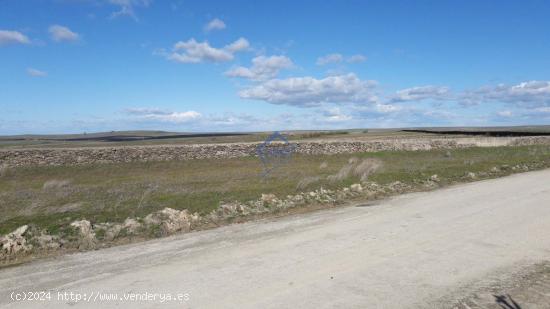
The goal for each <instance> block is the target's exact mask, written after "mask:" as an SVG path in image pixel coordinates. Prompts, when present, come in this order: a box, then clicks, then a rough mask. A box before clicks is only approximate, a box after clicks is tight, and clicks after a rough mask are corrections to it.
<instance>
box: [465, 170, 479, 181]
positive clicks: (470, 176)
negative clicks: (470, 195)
mask: <svg viewBox="0 0 550 309" xmlns="http://www.w3.org/2000/svg"><path fill="white" fill-rule="evenodd" d="M466 177H468V178H470V179H476V178H477V175H476V174H475V173H472V172H468V173H466Z"/></svg>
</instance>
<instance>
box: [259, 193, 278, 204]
mask: <svg viewBox="0 0 550 309" xmlns="http://www.w3.org/2000/svg"><path fill="white" fill-rule="evenodd" d="M260 200H261V201H262V202H264V203H266V204H273V203H274V202H275V201H276V200H277V197H276V196H275V194H263V193H262V197H261V198H260Z"/></svg>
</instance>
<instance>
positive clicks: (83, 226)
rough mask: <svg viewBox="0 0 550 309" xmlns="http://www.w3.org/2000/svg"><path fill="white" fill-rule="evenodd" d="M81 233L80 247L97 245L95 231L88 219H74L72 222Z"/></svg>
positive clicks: (88, 247) (89, 247)
mask: <svg viewBox="0 0 550 309" xmlns="http://www.w3.org/2000/svg"><path fill="white" fill-rule="evenodd" d="M71 226H72V227H74V228H75V229H76V230H77V231H78V233H79V239H78V248H79V249H93V248H95V245H96V238H95V233H94V231H93V229H92V224H91V223H90V221H88V220H80V221H74V222H73V223H71Z"/></svg>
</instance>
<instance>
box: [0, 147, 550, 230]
mask: <svg viewBox="0 0 550 309" xmlns="http://www.w3.org/2000/svg"><path fill="white" fill-rule="evenodd" d="M447 151H448V150H431V151H393V152H391V151H388V152H378V153H359V154H354V155H344V154H342V155H310V156H306V155H295V156H293V157H292V159H291V160H290V161H289V163H288V164H286V165H283V166H281V167H280V168H278V169H276V170H275V171H273V173H271V174H270V175H269V177H262V174H263V173H262V165H261V163H260V161H259V160H258V159H257V158H253V157H247V158H235V159H220V160H214V159H208V160H189V161H171V162H134V163H121V164H105V165H87V166H60V167H33V168H30V167H26V168H15V169H12V170H10V171H9V172H8V173H5V174H3V176H2V178H0V214H1V215H0V233H5V232H8V231H11V230H13V229H14V228H15V227H17V226H19V225H22V224H27V223H35V224H37V225H39V226H42V227H45V228H47V229H49V231H50V232H51V233H55V231H56V229H59V228H60V227H61V226H64V225H68V223H70V222H71V221H74V220H79V219H83V218H85V219H88V220H91V221H92V222H122V221H124V220H125V219H126V218H127V217H138V216H144V215H146V214H149V213H151V212H154V211H156V210H159V209H162V208H164V207H171V208H174V209H189V210H190V211H191V212H195V211H196V212H199V213H203V214H204V213H209V212H210V211H212V210H213V209H215V208H216V207H218V205H219V203H220V202H221V201H226V202H227V201H243V202H244V201H248V200H253V199H257V198H258V197H259V196H260V195H261V194H262V193H273V194H275V195H277V196H279V197H284V196H286V195H287V194H295V193H297V192H300V191H309V190H313V189H316V188H319V187H321V186H322V187H324V188H327V189H335V188H340V187H343V186H349V185H351V184H352V183H355V182H358V181H359V180H360V179H361V178H363V179H365V178H368V179H369V180H370V181H376V182H379V183H381V184H384V183H390V182H393V181H397V180H398V181H402V182H405V183H410V184H414V183H416V182H417V181H419V180H426V179H429V178H430V177H431V176H432V175H434V174H437V175H439V177H440V178H441V181H442V183H443V184H444V183H446V182H452V181H455V180H457V179H461V177H463V176H464V175H465V173H466V172H474V173H479V172H480V171H489V170H491V168H493V167H495V166H501V165H503V164H507V165H510V166H513V165H516V164H524V163H532V162H540V163H544V164H547V163H548V164H550V147H549V146H542V145H541V146H523V147H496V148H468V149H461V150H452V151H451V156H448V155H447V153H446V152H447ZM321 167H322V168H321Z"/></svg>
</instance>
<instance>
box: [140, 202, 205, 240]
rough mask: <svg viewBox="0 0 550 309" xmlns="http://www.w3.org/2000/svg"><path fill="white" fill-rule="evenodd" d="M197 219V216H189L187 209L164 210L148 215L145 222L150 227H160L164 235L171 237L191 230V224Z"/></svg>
mask: <svg viewBox="0 0 550 309" xmlns="http://www.w3.org/2000/svg"><path fill="white" fill-rule="evenodd" d="M197 219H198V218H197V215H196V214H195V215H189V213H188V212H187V209H184V210H176V209H172V208H164V209H163V210H160V211H157V212H154V213H152V214H149V215H147V216H146V217H145V219H144V222H145V224H146V225H148V226H154V225H160V228H161V231H162V233H163V234H165V235H169V234H173V233H175V232H177V231H182V230H183V231H188V230H189V229H190V228H191V222H192V221H194V220H197Z"/></svg>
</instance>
